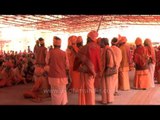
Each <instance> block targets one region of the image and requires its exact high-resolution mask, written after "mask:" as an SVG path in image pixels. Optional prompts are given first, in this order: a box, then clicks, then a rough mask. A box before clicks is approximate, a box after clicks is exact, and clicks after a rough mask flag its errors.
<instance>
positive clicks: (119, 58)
mask: <svg viewBox="0 0 160 120" xmlns="http://www.w3.org/2000/svg"><path fill="white" fill-rule="evenodd" d="M111 44H112V46H111V48H112V50H113V51H114V53H115V59H116V63H117V64H116V67H117V70H119V66H120V63H121V61H122V52H121V50H120V49H119V48H118V47H117V44H118V39H117V38H115V37H114V38H113V39H112V41H111ZM115 87H116V88H115V95H118V73H117V74H116V86H115Z"/></svg>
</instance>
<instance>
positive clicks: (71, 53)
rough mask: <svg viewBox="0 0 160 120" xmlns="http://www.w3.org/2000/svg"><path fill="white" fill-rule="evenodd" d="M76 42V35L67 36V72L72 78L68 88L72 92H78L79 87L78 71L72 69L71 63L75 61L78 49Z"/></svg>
mask: <svg viewBox="0 0 160 120" xmlns="http://www.w3.org/2000/svg"><path fill="white" fill-rule="evenodd" d="M79 39H80V38H79ZM76 43H77V36H70V37H69V38H68V48H67V51H66V52H67V56H68V59H69V72H70V75H71V79H72V82H71V86H70V90H71V91H72V92H78V91H79V87H80V73H79V72H78V71H74V70H73V63H74V61H75V56H76V54H77V53H78V50H79V48H78V47H77V45H76Z"/></svg>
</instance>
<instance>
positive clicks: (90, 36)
mask: <svg viewBox="0 0 160 120" xmlns="http://www.w3.org/2000/svg"><path fill="white" fill-rule="evenodd" d="M87 37H89V38H91V39H92V40H93V41H94V42H96V40H97V39H96V38H97V37H98V32H97V31H95V30H91V31H90V32H89V33H88V35H87Z"/></svg>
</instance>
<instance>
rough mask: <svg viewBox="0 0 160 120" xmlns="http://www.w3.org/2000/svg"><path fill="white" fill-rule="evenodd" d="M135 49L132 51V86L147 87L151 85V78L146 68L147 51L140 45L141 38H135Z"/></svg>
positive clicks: (137, 87)
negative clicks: (133, 73) (133, 64)
mask: <svg viewBox="0 0 160 120" xmlns="http://www.w3.org/2000/svg"><path fill="white" fill-rule="evenodd" d="M135 44H136V49H135V51H134V55H133V60H134V63H135V68H136V72H135V78H134V87H135V88H136V89H148V88H150V87H151V82H150V81H151V80H150V79H151V78H150V74H149V70H148V52H147V49H146V48H145V47H144V46H142V40H141V38H139V37H138V38H136V40H135Z"/></svg>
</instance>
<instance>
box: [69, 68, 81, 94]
mask: <svg viewBox="0 0 160 120" xmlns="http://www.w3.org/2000/svg"><path fill="white" fill-rule="evenodd" d="M70 74H71V79H72V82H71V89H72V91H73V92H78V91H79V88H80V72H77V71H71V72H70Z"/></svg>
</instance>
